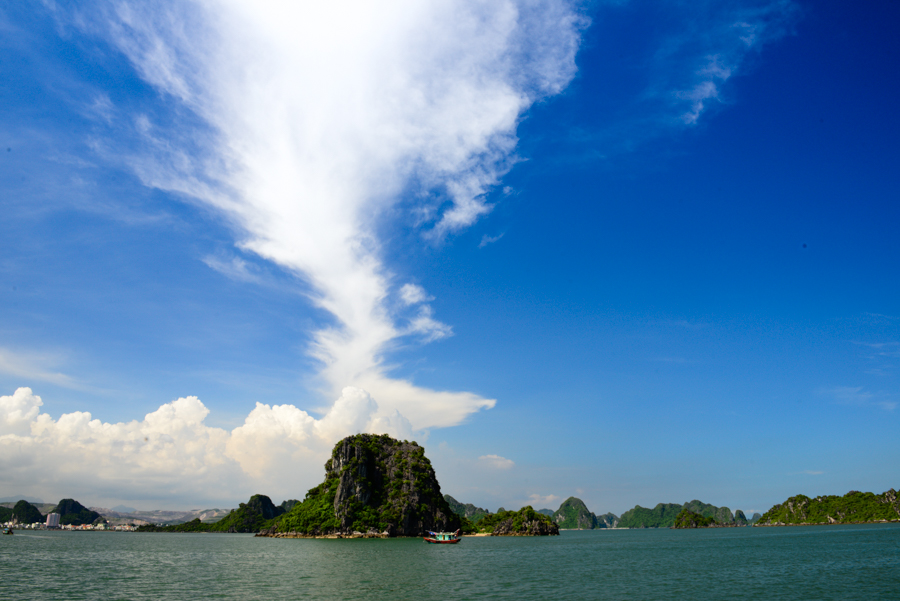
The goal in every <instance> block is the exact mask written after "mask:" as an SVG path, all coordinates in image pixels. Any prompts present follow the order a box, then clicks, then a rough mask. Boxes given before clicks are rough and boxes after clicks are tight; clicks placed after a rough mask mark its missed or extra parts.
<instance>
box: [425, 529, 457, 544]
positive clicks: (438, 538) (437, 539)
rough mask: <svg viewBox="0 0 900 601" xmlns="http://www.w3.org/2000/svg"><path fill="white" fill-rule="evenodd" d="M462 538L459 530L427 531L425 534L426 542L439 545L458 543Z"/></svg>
mask: <svg viewBox="0 0 900 601" xmlns="http://www.w3.org/2000/svg"><path fill="white" fill-rule="evenodd" d="M461 540H462V538H460V536H459V530H457V531H456V532H431V531H428V532H427V533H426V536H425V542H426V543H436V544H439V545H452V544H453V543H458V542H459V541H461Z"/></svg>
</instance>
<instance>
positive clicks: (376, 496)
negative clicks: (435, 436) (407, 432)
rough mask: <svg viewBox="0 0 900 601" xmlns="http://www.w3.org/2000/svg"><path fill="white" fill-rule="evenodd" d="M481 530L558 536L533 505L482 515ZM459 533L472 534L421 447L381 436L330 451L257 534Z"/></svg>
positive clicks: (367, 436) (354, 438)
mask: <svg viewBox="0 0 900 601" xmlns="http://www.w3.org/2000/svg"><path fill="white" fill-rule="evenodd" d="M464 526H465V527H464ZM479 526H482V528H479V529H478V530H481V531H482V532H484V533H485V534H492V535H494V536H539V535H545V534H559V528H557V527H556V525H555V524H553V523H552V522H551V521H550V519H549V518H548V517H547V516H544V515H540V514H537V513H536V512H535V511H534V510H533V509H532V508H531V507H524V508H522V509H521V510H519V511H517V512H514V511H503V512H498V513H497V514H489V515H486V516H484V517H483V518H482V519H481V520H479ZM457 529H464V530H467V531H476V529H475V528H473V527H472V523H471V522H470V521H469V520H468V519H466V518H465V517H462V516H460V515H458V514H457V513H456V512H455V511H453V509H451V507H450V505H449V503H448V502H447V499H445V498H444V497H443V496H442V495H441V487H440V484H438V481H437V478H436V477H435V475H434V469H433V468H432V467H431V462H430V461H429V460H428V458H427V457H425V449H423V448H422V447H420V446H419V445H418V444H416V443H415V442H407V441H399V440H395V439H393V438H391V437H390V436H386V435H376V434H357V435H355V436H348V437H347V438H345V439H344V440H342V441H340V442H339V443H337V445H335V447H334V450H333V451H332V452H331V459H329V460H328V461H327V462H326V463H325V481H324V482H322V483H321V484H320V485H318V486H316V487H315V488H312V489H310V490H309V492H307V493H306V498H305V499H304V500H303V501H302V502H301V503H297V504H296V505H294V507H293V508H292V509H291V510H290V511H288V512H287V513H285V514H284V515H282V516H281V517H279V518H276V520H275V522H274V524H273V525H272V526H271V527H270V528H267V529H265V530H263V531H261V532H260V533H259V535H258V536H272V537H276V538H301V537H320V536H325V537H347V536H350V537H358V536H366V537H394V536H423V535H424V534H425V533H426V532H428V531H429V530H431V531H445V532H447V531H455V530H457Z"/></svg>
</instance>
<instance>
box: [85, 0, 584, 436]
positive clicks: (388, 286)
mask: <svg viewBox="0 0 900 601" xmlns="http://www.w3.org/2000/svg"><path fill="white" fill-rule="evenodd" d="M88 21H90V20H87V19H86V18H85V17H84V14H79V21H78V22H79V23H85V22H88ZM90 23H91V25H90V26H91V27H93V28H94V31H95V32H98V33H99V34H100V35H103V36H105V37H107V38H108V39H110V40H111V41H112V43H113V44H114V45H115V46H116V47H118V48H119V49H120V50H121V51H122V52H124V53H125V55H126V56H127V57H128V58H129V59H130V60H131V62H132V63H133V65H134V66H135V68H136V70H137V72H138V73H139V74H140V75H141V77H142V78H143V79H144V80H145V81H147V82H148V83H150V84H151V85H153V86H154V87H155V88H156V89H158V90H159V91H161V92H162V93H163V95H164V97H165V98H168V99H170V101H171V102H172V103H173V105H174V106H175V109H173V110H172V111H171V112H170V114H168V115H166V116H165V117H164V118H163V117H160V116H158V115H153V114H143V113H142V114H137V115H131V117H130V118H131V126H130V127H131V128H132V132H133V134H134V135H135V136H136V137H137V139H139V140H140V144H139V146H138V150H134V148H133V147H130V148H128V149H116V148H114V146H115V143H114V142H112V141H106V142H103V143H98V144H97V148H98V150H99V151H100V152H104V151H105V152H107V153H108V154H109V156H113V155H121V156H125V157H126V159H125V160H126V161H127V162H128V163H129V165H130V166H131V168H132V169H133V170H134V171H135V172H136V173H137V174H138V175H139V176H140V177H141V178H142V181H143V182H144V183H145V184H146V185H148V186H153V187H157V188H160V189H164V190H169V191H174V192H177V193H180V194H183V195H186V196H187V197H189V198H191V199H194V200H195V201H199V202H201V203H203V204H205V205H207V206H211V207H214V208H215V209H216V210H218V211H220V212H221V214H223V215H225V216H227V218H228V219H230V221H231V222H232V223H233V225H234V226H235V228H236V231H237V232H238V235H239V238H240V239H239V247H240V248H241V249H242V250H244V251H246V252H252V253H255V254H257V255H258V256H260V257H263V258H264V259H267V260H270V261H272V262H273V263H275V264H277V265H279V266H281V267H282V268H284V269H286V270H288V271H290V272H292V273H294V274H296V275H297V276H298V277H300V278H301V279H302V280H303V281H305V282H306V283H307V284H308V286H309V290H310V298H311V300H312V302H313V303H314V304H315V305H317V306H318V307H320V308H322V309H325V310H327V312H328V313H329V314H330V315H331V316H332V317H333V321H332V323H330V324H329V325H328V326H327V327H323V328H322V329H320V330H318V331H317V332H316V333H315V337H314V344H313V347H312V349H311V353H312V354H313V356H314V357H316V358H317V359H319V360H320V361H321V364H322V366H323V367H322V376H323V379H324V381H325V382H326V383H327V385H328V388H329V390H330V391H331V394H332V395H335V396H336V395H337V393H338V391H340V390H341V389H342V388H343V387H345V386H348V385H352V386H357V387H360V388H363V389H365V390H366V391H368V392H369V393H370V394H371V395H372V396H373V397H374V398H375V399H377V401H378V404H379V407H380V411H381V412H382V416H383V417H387V416H390V415H393V413H394V412H396V411H399V412H400V413H401V414H402V415H404V416H406V417H407V418H408V419H409V420H410V421H411V423H412V424H413V425H414V427H415V428H417V429H418V428H427V427H441V426H449V425H453V424H458V423H460V422H461V421H462V420H463V419H464V418H465V417H466V416H467V415H469V414H471V413H472V412H474V411H478V410H479V409H483V408H489V407H492V406H493V404H494V401H493V400H492V399H485V398H482V397H480V396H478V395H476V394H471V393H465V392H440V391H433V390H428V389H425V388H421V387H417V386H415V385H414V384H412V383H411V382H407V381H404V380H397V379H392V378H391V377H389V375H388V374H387V370H386V368H385V366H384V364H383V361H384V354H385V352H386V351H387V350H388V348H389V346H390V344H392V342H393V341H395V340H397V339H398V338H401V337H404V336H412V337H418V339H420V340H422V341H432V340H436V339H439V338H442V337H445V336H448V335H450V334H451V333H452V331H451V329H450V327H449V326H447V325H446V324H443V323H441V322H440V321H438V320H437V319H435V318H434V316H433V310H432V307H431V306H430V305H429V304H428V303H427V301H428V299H429V298H430V297H429V296H428V295H427V292H426V291H424V290H422V289H421V288H419V287H410V285H405V284H404V285H400V283H399V282H397V281H396V280H397V278H396V276H395V275H393V274H392V273H391V272H390V270H389V268H388V267H387V266H386V265H385V262H384V257H383V254H382V252H381V246H380V242H379V228H383V227H386V226H389V225H390V224H389V223H386V220H387V219H388V209H391V208H395V207H398V206H399V207H401V208H402V209H403V211H405V214H406V216H407V218H408V222H410V223H412V222H415V223H418V225H419V227H420V228H421V231H422V233H423V236H424V237H426V238H432V239H441V238H443V237H444V236H446V235H448V234H451V233H453V232H456V231H459V230H461V229H463V228H466V227H468V226H470V225H471V224H473V223H474V222H475V221H476V220H478V219H479V218H480V217H481V216H483V215H485V214H486V213H488V212H489V211H490V210H491V205H490V203H489V202H488V200H487V193H488V192H489V191H490V189H491V188H492V186H494V185H495V184H496V183H497V182H498V181H499V179H500V178H501V177H502V175H503V174H505V173H506V171H507V170H508V169H509V168H510V166H511V165H512V164H513V163H514V162H515V160H516V157H515V156H514V151H515V147H516V144H517V138H516V128H517V125H518V122H519V120H520V118H521V117H522V115H523V113H524V112H525V111H526V110H527V109H528V108H529V107H530V106H531V105H532V104H533V103H534V102H536V101H538V100H540V99H542V98H545V97H547V96H550V95H553V94H556V93H558V92H560V91H561V90H562V89H563V88H564V87H565V86H566V85H567V84H568V83H569V81H570V80H571V79H572V77H573V76H574V74H575V71H576V67H575V61H574V59H575V54H576V52H577V49H578V45H579V43H580V35H581V30H582V29H583V27H584V26H585V21H584V19H583V18H582V17H581V16H580V15H579V13H578V12H577V11H576V10H575V8H574V6H573V5H572V3H571V2H568V1H566V0H495V1H492V2H483V1H480V0H435V1H431V2H420V1H418V0H393V1H384V2H369V1H364V0H335V1H333V2H279V1H275V0H252V1H250V0H195V1H192V0H172V1H170V2H165V3H162V4H161V5H160V4H159V3H152V5H151V4H147V3H143V2H129V1H127V0H125V1H121V2H113V3H110V4H109V5H107V6H106V8H105V9H102V10H101V11H100V12H99V13H97V14H95V18H94V19H93V20H92V21H90ZM107 109H108V110H106V111H105V112H104V114H105V115H109V114H110V113H111V112H112V111H113V110H114V108H113V107H107ZM185 131H186V132H188V133H185ZM104 149H105V150H104ZM391 214H392V215H393V214H395V213H391ZM207 263H208V264H210V265H211V267H212V268H214V269H217V270H219V271H223V272H227V273H229V274H232V275H233V276H234V277H243V278H244V279H246V280H252V277H250V276H252V274H249V273H248V272H247V271H246V269H243V267H244V265H243V264H242V263H240V262H227V261H226V262H223V261H220V260H216V261H212V260H210V259H207Z"/></svg>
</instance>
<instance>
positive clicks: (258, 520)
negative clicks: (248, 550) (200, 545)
mask: <svg viewBox="0 0 900 601" xmlns="http://www.w3.org/2000/svg"><path fill="white" fill-rule="evenodd" d="M286 503H288V502H287V501H285V502H284V503H282V504H281V505H279V506H276V505H275V504H274V503H272V499H270V498H269V497H267V496H266V495H253V496H252V497H250V500H249V501H247V502H246V503H241V504H240V506H239V507H238V508H237V509H233V510H231V512H230V513H229V514H228V515H226V516H225V517H224V518H222V519H221V520H219V521H218V522H213V523H211V524H208V523H204V522H201V521H200V518H194V519H193V520H191V521H189V522H183V523H181V524H171V525H168V526H156V525H153V524H145V525H143V526H139V527H138V528H137V531H138V532H243V533H253V532H259V531H261V530H264V529H266V528H271V527H272V526H273V525H274V523H275V519H276V518H278V516H280V515H282V514H284V512H285V511H284V506H285V504H286Z"/></svg>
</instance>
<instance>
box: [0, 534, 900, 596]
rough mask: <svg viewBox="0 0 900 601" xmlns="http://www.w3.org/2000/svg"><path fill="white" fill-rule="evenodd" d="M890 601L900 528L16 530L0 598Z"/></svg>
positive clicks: (6, 540)
mask: <svg viewBox="0 0 900 601" xmlns="http://www.w3.org/2000/svg"><path fill="white" fill-rule="evenodd" d="M448 597H453V598H458V599H551V598H552V599H610V600H612V599H689V600H691V601H703V600H707V599H709V600H712V599H823V600H824V599H841V600H848V599H849V600H853V599H869V600H870V599H898V598H900V525H897V524H877V525H849V526H809V527H803V526H801V527H790V528H729V529H710V530H691V531H683V530H608V531H604V530H600V531H564V532H563V533H562V534H561V536H558V537H538V538H520V537H477V538H476V537H467V538H465V539H464V540H463V541H462V542H461V543H460V544H458V545H427V544H424V543H423V542H422V541H421V540H420V539H389V540H380V539H353V540H329V539H318V540H314V539H269V538H255V537H253V536H251V535H240V534H145V533H117V532H52V531H34V532H30V531H17V532H16V534H15V535H14V536H5V537H2V538H0V599H4V600H10V601H12V600H19V599H23V600H24V599H28V600H31V599H41V600H56V599H59V600H77V599H128V600H135V599H154V600H176V599H177V600H184V599H445V598H448Z"/></svg>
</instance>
